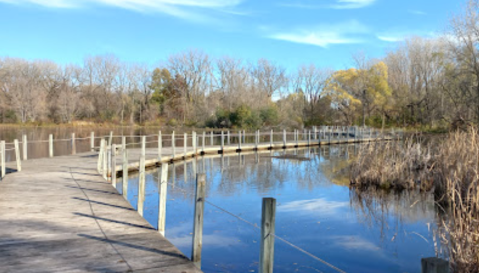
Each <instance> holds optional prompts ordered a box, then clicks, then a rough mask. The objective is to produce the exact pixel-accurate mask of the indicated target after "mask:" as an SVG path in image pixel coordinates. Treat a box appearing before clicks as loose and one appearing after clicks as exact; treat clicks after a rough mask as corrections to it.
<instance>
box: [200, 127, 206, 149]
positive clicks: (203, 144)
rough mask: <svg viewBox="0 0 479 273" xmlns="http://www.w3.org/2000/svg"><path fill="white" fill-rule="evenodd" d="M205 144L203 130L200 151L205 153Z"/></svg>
mask: <svg viewBox="0 0 479 273" xmlns="http://www.w3.org/2000/svg"><path fill="white" fill-rule="evenodd" d="M205 146H206V132H205V131H203V139H202V142H201V152H202V153H205Z"/></svg>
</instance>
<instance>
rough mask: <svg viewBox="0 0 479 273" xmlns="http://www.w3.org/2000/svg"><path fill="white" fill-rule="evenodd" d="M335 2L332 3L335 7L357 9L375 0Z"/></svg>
mask: <svg viewBox="0 0 479 273" xmlns="http://www.w3.org/2000/svg"><path fill="white" fill-rule="evenodd" d="M336 2H337V4H335V5H332V6H331V7H332V8H335V9H359V8H364V7H367V6H370V5H372V4H373V3H374V2H376V0H337V1H336Z"/></svg>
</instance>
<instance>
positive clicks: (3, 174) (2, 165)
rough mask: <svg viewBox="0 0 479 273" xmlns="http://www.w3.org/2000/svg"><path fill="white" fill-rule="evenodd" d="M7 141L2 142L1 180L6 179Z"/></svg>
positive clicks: (0, 144)
mask: <svg viewBox="0 0 479 273" xmlns="http://www.w3.org/2000/svg"><path fill="white" fill-rule="evenodd" d="M5 153H6V151H5V141H4V140H2V141H0V165H1V167H2V170H1V172H2V173H1V174H0V178H2V179H3V178H4V177H5V170H6V168H5Z"/></svg>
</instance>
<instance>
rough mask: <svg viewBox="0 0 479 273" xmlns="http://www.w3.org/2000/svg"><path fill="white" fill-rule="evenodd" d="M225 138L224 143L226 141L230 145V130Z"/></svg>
mask: <svg viewBox="0 0 479 273" xmlns="http://www.w3.org/2000/svg"><path fill="white" fill-rule="evenodd" d="M226 139H227V142H226V143H228V145H230V144H231V139H230V131H228V132H227V137H226Z"/></svg>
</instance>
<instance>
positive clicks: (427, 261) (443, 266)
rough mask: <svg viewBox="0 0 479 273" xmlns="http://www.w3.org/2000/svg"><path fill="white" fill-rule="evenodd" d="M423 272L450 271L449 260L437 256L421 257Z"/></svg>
mask: <svg viewBox="0 0 479 273" xmlns="http://www.w3.org/2000/svg"><path fill="white" fill-rule="evenodd" d="M421 272H422V273H449V262H448V261H446V260H443V259H440V258H437V257H431V258H422V259H421Z"/></svg>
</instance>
